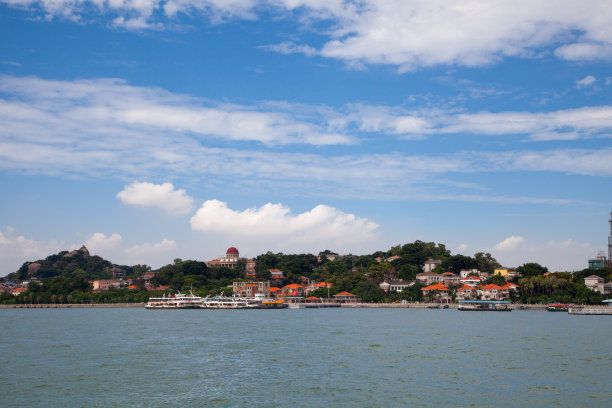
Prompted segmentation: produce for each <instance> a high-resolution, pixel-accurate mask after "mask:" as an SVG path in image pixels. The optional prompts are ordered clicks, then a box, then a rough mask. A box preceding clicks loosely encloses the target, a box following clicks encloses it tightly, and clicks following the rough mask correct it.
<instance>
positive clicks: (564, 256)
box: [487, 236, 597, 272]
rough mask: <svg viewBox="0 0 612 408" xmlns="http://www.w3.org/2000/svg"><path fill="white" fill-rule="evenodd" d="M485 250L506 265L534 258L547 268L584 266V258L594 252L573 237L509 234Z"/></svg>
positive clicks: (521, 263)
mask: <svg viewBox="0 0 612 408" xmlns="http://www.w3.org/2000/svg"><path fill="white" fill-rule="evenodd" d="M487 251H489V252H491V254H492V255H493V256H494V257H495V258H496V259H497V260H498V261H499V262H500V263H502V265H504V266H506V267H518V266H521V265H523V264H525V263H528V262H537V263H539V264H540V265H542V266H546V267H547V268H548V270H549V271H551V272H557V271H559V272H565V271H569V272H572V271H580V270H583V269H586V268H587V267H588V263H587V260H588V259H590V258H592V257H593V256H595V254H596V252H597V251H596V249H595V248H593V247H592V246H591V245H590V244H588V243H582V242H577V241H575V240H573V239H567V240H565V241H555V240H551V241H547V242H534V241H530V240H528V239H526V238H524V237H522V236H510V237H508V238H506V239H504V240H503V241H501V242H499V243H498V244H497V245H495V246H494V247H493V248H491V249H490V250H487Z"/></svg>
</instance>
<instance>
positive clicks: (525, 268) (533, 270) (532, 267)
mask: <svg viewBox="0 0 612 408" xmlns="http://www.w3.org/2000/svg"><path fill="white" fill-rule="evenodd" d="M516 271H517V272H519V273H520V274H521V276H523V277H529V276H538V275H544V274H545V273H546V272H548V268H546V267H544V266H542V265H540V264H538V263H534V262H531V263H526V264H523V265H522V266H519V267H518V268H516Z"/></svg>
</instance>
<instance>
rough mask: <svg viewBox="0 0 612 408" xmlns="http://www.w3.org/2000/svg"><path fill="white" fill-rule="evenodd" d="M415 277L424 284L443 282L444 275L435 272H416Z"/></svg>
mask: <svg viewBox="0 0 612 408" xmlns="http://www.w3.org/2000/svg"><path fill="white" fill-rule="evenodd" d="M416 278H417V280H418V281H419V282H422V283H424V284H426V285H431V284H432V283H442V282H444V277H443V276H442V274H440V273H435V272H423V273H417V275H416Z"/></svg>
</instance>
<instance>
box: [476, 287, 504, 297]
mask: <svg viewBox="0 0 612 408" xmlns="http://www.w3.org/2000/svg"><path fill="white" fill-rule="evenodd" d="M506 293H507V292H505V291H504V289H502V288H501V286H498V285H496V284H494V283H491V284H488V285H486V286H483V287H481V288H478V296H479V297H480V299H481V300H503V299H504V298H505V296H504V295H505V294H506Z"/></svg>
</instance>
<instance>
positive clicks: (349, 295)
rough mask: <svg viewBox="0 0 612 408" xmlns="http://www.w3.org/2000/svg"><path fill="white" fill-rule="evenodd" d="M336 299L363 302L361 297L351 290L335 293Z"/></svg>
mask: <svg viewBox="0 0 612 408" xmlns="http://www.w3.org/2000/svg"><path fill="white" fill-rule="evenodd" d="M334 300H335V301H336V302H338V303H361V298H360V297H359V296H357V295H353V294H352V293H349V292H346V291H344V292H340V293H338V294H337V295H334Z"/></svg>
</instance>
